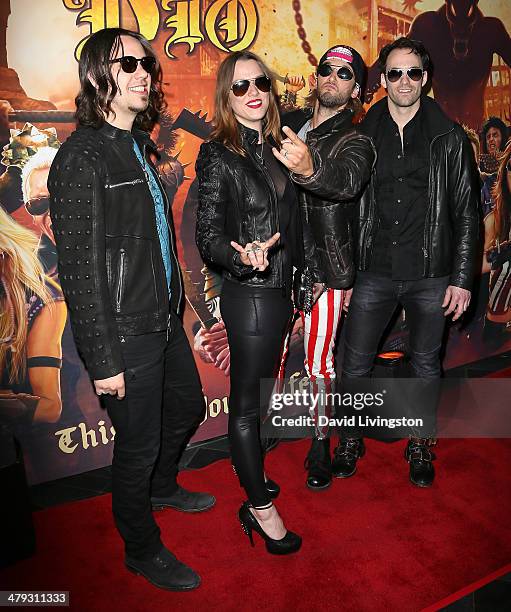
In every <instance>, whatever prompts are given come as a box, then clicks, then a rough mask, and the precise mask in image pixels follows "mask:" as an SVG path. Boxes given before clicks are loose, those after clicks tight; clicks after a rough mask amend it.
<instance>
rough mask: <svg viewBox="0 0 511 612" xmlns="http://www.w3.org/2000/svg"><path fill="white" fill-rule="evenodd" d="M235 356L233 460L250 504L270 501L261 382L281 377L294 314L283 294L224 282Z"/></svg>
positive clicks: (225, 311)
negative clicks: (261, 434) (262, 436)
mask: <svg viewBox="0 0 511 612" xmlns="http://www.w3.org/2000/svg"><path fill="white" fill-rule="evenodd" d="M220 309H221V312H222V318H223V320H224V323H225V327H226V330H227V336H228V339H229V348H230V351H231V393H230V397H229V441H230V444H231V457H232V462H233V465H234V467H235V469H236V473H237V474H238V477H239V479H240V483H241V485H242V486H243V488H244V489H245V491H246V493H247V497H248V500H249V502H250V503H251V504H252V505H253V506H255V507H260V506H265V505H267V504H269V503H270V502H271V499H270V496H269V495H268V492H267V491H266V486H265V483H264V467H263V454H262V452H261V444H260V438H259V419H260V407H261V406H264V407H266V406H267V404H268V401H269V396H268V397H261V393H260V381H261V379H263V378H274V377H275V376H276V374H277V370H278V366H279V361H280V353H281V350H282V347H283V342H284V337H285V334H286V332H287V329H288V325H289V321H290V318H291V314H292V305H291V300H290V298H289V297H285V296H283V294H282V290H281V289H264V288H252V287H247V286H243V285H238V284H236V283H231V282H229V281H225V282H224V286H223V288H222V297H221V301H220Z"/></svg>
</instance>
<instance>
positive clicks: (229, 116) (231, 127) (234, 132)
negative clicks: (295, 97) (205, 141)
mask: <svg viewBox="0 0 511 612" xmlns="http://www.w3.org/2000/svg"><path fill="white" fill-rule="evenodd" d="M240 60H255V61H256V62H257V63H258V64H259V66H260V68H261V70H262V72H263V73H264V74H265V75H266V76H267V77H268V78H270V79H271V91H270V101H269V105H268V111H267V112H266V116H265V118H264V120H263V136H264V138H265V139H268V138H269V137H271V138H273V140H274V141H275V142H276V143H277V145H278V146H279V147H280V142H281V135H280V115H279V109H278V105H277V99H278V98H277V87H276V85H275V79H274V77H273V73H272V72H271V70H270V69H269V68H268V67H267V66H266V64H265V63H264V62H263V60H262V59H261V58H260V57H259V56H258V55H256V54H255V53H252V52H250V51H236V52H234V53H232V54H230V55H228V56H227V57H226V58H225V59H224V61H223V62H222V63H221V64H220V68H219V69H218V76H217V79H216V91H215V114H214V116H213V126H214V127H213V131H212V132H211V137H210V138H211V140H217V141H218V142H221V143H222V144H223V145H224V146H226V147H227V148H228V149H229V150H231V151H233V152H234V153H238V154H239V155H243V156H245V155H246V153H245V151H244V149H243V147H242V146H241V138H240V135H239V131H238V123H237V121H236V118H235V116H234V113H233V112H232V108H231V103H230V102H229V93H230V91H231V86H232V79H233V75H234V69H235V67H236V62H238V61H240Z"/></svg>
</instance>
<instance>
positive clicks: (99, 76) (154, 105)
mask: <svg viewBox="0 0 511 612" xmlns="http://www.w3.org/2000/svg"><path fill="white" fill-rule="evenodd" d="M121 36H131V37H132V38H135V39H136V40H138V41H139V42H140V44H141V45H142V47H143V49H144V51H145V52H146V54H147V55H148V56H150V57H154V58H155V59H156V66H155V68H154V71H153V74H152V78H151V89H150V91H149V104H148V106H147V108H146V109H145V110H144V111H141V112H140V113H138V115H137V116H136V118H135V121H134V123H133V126H134V127H136V128H139V129H141V130H144V131H145V132H150V131H151V130H152V128H153V126H154V124H155V123H156V122H157V120H158V117H159V115H160V113H161V112H162V111H164V110H165V108H166V103H165V100H164V98H163V91H162V71H161V66H160V62H159V61H158V57H157V56H156V54H155V53H154V51H153V49H152V47H151V45H150V44H149V42H148V41H147V40H146V39H145V38H144V37H143V36H142V35H141V34H139V33H138V32H132V31H131V30H125V29H123V28H104V29H103V30H99V31H98V32H95V33H94V34H93V35H92V36H91V37H90V38H89V39H88V40H87V42H86V43H85V45H84V46H83V49H82V53H81V55H80V63H79V65H78V72H79V76H80V92H79V93H78V95H77V96H76V98H75V103H76V113H75V117H76V120H77V122H78V123H79V124H80V125H84V126H90V127H94V128H99V127H100V126H101V125H102V124H103V122H104V120H105V116H106V115H108V113H109V112H111V111H112V100H113V99H114V97H115V96H116V94H117V91H118V87H117V83H116V82H115V79H114V78H113V76H112V72H111V69H112V65H111V63H110V60H111V59H112V57H115V55H116V53H117V51H118V50H119V48H120V49H121V50H122V52H123V53H124V47H123V44H122V39H121ZM91 77H92V79H93V80H94V82H95V83H96V85H97V88H96V87H95V86H94V85H93V83H92V81H91Z"/></svg>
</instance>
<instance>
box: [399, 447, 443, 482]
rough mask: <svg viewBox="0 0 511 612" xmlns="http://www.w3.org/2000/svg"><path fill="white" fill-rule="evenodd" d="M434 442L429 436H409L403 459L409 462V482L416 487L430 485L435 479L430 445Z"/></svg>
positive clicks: (433, 457) (433, 456)
mask: <svg viewBox="0 0 511 612" xmlns="http://www.w3.org/2000/svg"><path fill="white" fill-rule="evenodd" d="M435 443H436V442H435V441H433V440H431V439H429V438H410V440H408V444H407V445H406V449H405V459H406V460H407V461H408V463H409V464H410V482H411V483H412V484H414V485H415V486H416V487H430V486H431V485H432V484H433V480H434V479H435V468H434V467H433V463H432V461H433V460H434V459H436V457H435V454H434V453H432V452H431V451H430V447H431V446H433V445H434V444H435Z"/></svg>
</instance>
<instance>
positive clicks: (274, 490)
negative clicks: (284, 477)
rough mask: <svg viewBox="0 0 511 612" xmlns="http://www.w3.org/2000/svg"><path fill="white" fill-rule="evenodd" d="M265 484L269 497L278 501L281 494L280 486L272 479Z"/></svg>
mask: <svg viewBox="0 0 511 612" xmlns="http://www.w3.org/2000/svg"><path fill="white" fill-rule="evenodd" d="M265 484H266V490H267V491H268V495H269V496H270V497H271V498H272V499H277V497H278V496H279V493H280V487H279V485H278V484H277V483H276V482H275V481H274V480H271V479H270V478H269V479H268V480H267V481H266V482H265Z"/></svg>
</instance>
